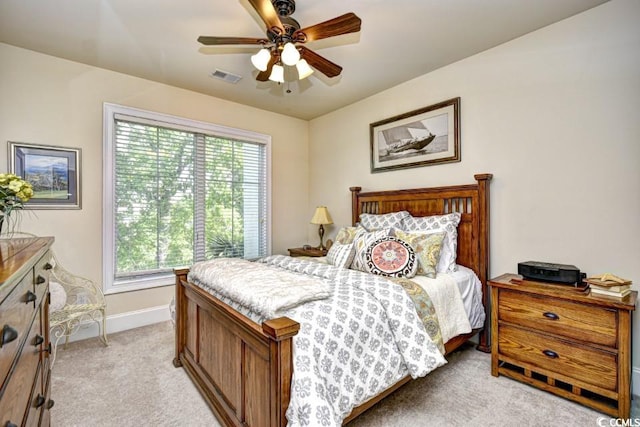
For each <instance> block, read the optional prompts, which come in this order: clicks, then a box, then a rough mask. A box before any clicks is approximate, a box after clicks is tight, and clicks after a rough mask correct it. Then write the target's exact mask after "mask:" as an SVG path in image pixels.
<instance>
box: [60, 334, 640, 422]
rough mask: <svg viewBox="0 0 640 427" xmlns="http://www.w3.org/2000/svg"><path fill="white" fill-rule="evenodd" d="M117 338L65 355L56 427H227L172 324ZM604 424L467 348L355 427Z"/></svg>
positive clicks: (72, 348)
mask: <svg viewBox="0 0 640 427" xmlns="http://www.w3.org/2000/svg"><path fill="white" fill-rule="evenodd" d="M109 339H110V341H111V345H110V346H109V347H104V346H103V345H102V344H101V343H100V342H99V341H98V340H97V339H90V340H86V341H80V342H76V343H71V344H69V345H68V347H67V348H66V349H62V347H60V349H59V351H58V355H57V361H56V363H55V366H54V370H53V377H52V378H53V385H52V394H53V398H54V400H55V401H56V404H55V406H54V408H53V409H52V423H51V424H52V426H54V427H68V426H69V427H70V426H91V427H99V426H123V425H124V426H189V427H190V426H218V425H219V424H218V423H217V422H216V420H215V418H214V417H213V415H212V414H211V411H210V410H209V407H208V406H207V405H206V403H205V402H204V400H202V398H201V397H200V395H199V394H198V392H197V390H196V388H195V386H193V384H192V383H191V381H190V379H189V378H188V377H187V375H186V374H185V372H184V370H183V369H176V368H174V367H173V365H172V364H171V361H172V359H173V329H172V326H171V323H169V322H166V323H161V324H157V325H152V326H147V327H144V328H139V329H134V330H131V331H126V332H122V333H119V334H113V335H111V336H110V337H109ZM633 406H634V412H633V414H632V416H633V417H634V418H638V419H639V420H638V421H637V422H639V423H640V410H639V405H638V399H636V400H635V401H634V404H633ZM600 417H604V416H603V415H602V414H600V413H598V412H596V411H593V410H591V409H588V408H585V407H583V406H581V405H578V404H576V403H573V402H570V401H568V400H565V399H562V398H559V397H556V396H553V395H551V394H548V393H545V392H542V391H540V390H537V389H534V388H533V387H529V386H527V385H524V384H520V383H518V382H516V381H513V380H510V379H508V378H504V377H499V378H494V377H492V376H491V374H490V356H489V355H487V354H484V353H481V352H478V351H476V350H474V349H472V348H468V349H465V350H463V351H460V352H457V353H455V354H453V355H451V356H449V363H448V364H447V365H446V366H444V367H442V368H440V369H438V370H436V371H435V372H433V373H432V374H430V375H428V376H427V377H425V378H421V379H419V380H416V381H413V382H411V383H409V384H408V385H406V386H405V387H403V388H402V389H401V390H399V391H398V392H396V393H394V394H393V395H392V396H390V397H389V398H387V399H385V400H384V401H383V402H382V403H380V404H379V405H377V406H376V407H374V408H372V409H371V410H370V411H368V412H367V413H365V414H364V415H362V416H361V417H360V418H358V419H356V420H355V421H354V422H353V423H351V424H350V426H354V427H355V426H359V427H360V426H385V427H388V426H399V427H410V426H411V427H413V426H463V425H469V426H511V425H517V426H552V425H553V426H580V427H583V426H598V425H599V424H598V418H600ZM602 425H609V424H608V421H606V424H605V422H603V423H602ZM612 425H613V424H612ZM632 425H633V424H632Z"/></svg>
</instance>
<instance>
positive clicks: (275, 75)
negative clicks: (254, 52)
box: [269, 64, 284, 83]
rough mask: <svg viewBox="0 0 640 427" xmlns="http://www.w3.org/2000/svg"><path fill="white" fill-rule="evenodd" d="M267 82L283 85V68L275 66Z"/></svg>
mask: <svg viewBox="0 0 640 427" xmlns="http://www.w3.org/2000/svg"><path fill="white" fill-rule="evenodd" d="M269 80H271V81H272V82H278V83H284V68H282V65H278V64H276V65H274V66H273V68H271V75H270V76H269Z"/></svg>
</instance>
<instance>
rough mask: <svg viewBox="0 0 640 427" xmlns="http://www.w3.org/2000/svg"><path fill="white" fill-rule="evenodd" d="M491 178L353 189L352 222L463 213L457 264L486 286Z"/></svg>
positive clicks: (482, 176) (483, 176) (481, 177)
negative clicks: (407, 187) (451, 183)
mask: <svg viewBox="0 0 640 427" xmlns="http://www.w3.org/2000/svg"><path fill="white" fill-rule="evenodd" d="M492 177H493V175H492V174H488V173H486V174H478V175H474V178H475V179H476V181H477V182H476V183H475V184H469V185H454V186H450V187H434V188H416V189H412V190H388V191H371V192H366V193H361V192H360V190H361V187H351V188H350V190H351V201H352V206H351V208H352V209H351V211H352V218H351V221H352V223H353V225H355V224H356V223H357V222H358V220H359V218H360V214H361V213H371V214H384V213H389V212H396V211H402V210H406V211H409V212H410V213H411V215H413V216H429V215H444V214H448V213H453V212H460V213H461V214H462V215H461V219H460V225H458V254H457V258H456V262H457V263H458V264H461V265H464V266H465V267H469V268H471V269H473V270H474V271H475V272H476V274H477V275H478V278H479V279H480V281H481V282H482V284H483V285H486V283H487V279H488V274H489V181H491V178H492ZM483 292H484V290H483ZM485 307H486V304H485Z"/></svg>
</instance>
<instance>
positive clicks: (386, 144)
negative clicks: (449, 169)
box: [369, 97, 460, 173]
mask: <svg viewBox="0 0 640 427" xmlns="http://www.w3.org/2000/svg"><path fill="white" fill-rule="evenodd" d="M459 123H460V98H459V97H458V98H453V99H449V100H446V101H443V102H439V103H437V104H434V105H430V106H428V107H425V108H421V109H419V110H414V111H410V112H408V113H405V114H401V115H399V116H395V117H391V118H389V119H385V120H381V121H379V122H376V123H371V125H370V126H369V128H370V136H371V172H374V173H375V172H384V171H388V170H394V169H404V168H414V167H418V166H427V165H437V164H441V163H451V162H459V161H460V129H459Z"/></svg>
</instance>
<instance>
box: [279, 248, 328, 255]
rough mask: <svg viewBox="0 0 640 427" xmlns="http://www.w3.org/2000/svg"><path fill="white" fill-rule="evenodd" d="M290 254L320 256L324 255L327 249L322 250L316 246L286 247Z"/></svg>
mask: <svg viewBox="0 0 640 427" xmlns="http://www.w3.org/2000/svg"><path fill="white" fill-rule="evenodd" d="M288 251H289V255H290V256H311V257H320V256H326V255H327V250H326V249H325V250H322V249H318V248H309V249H305V248H291V249H288Z"/></svg>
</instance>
